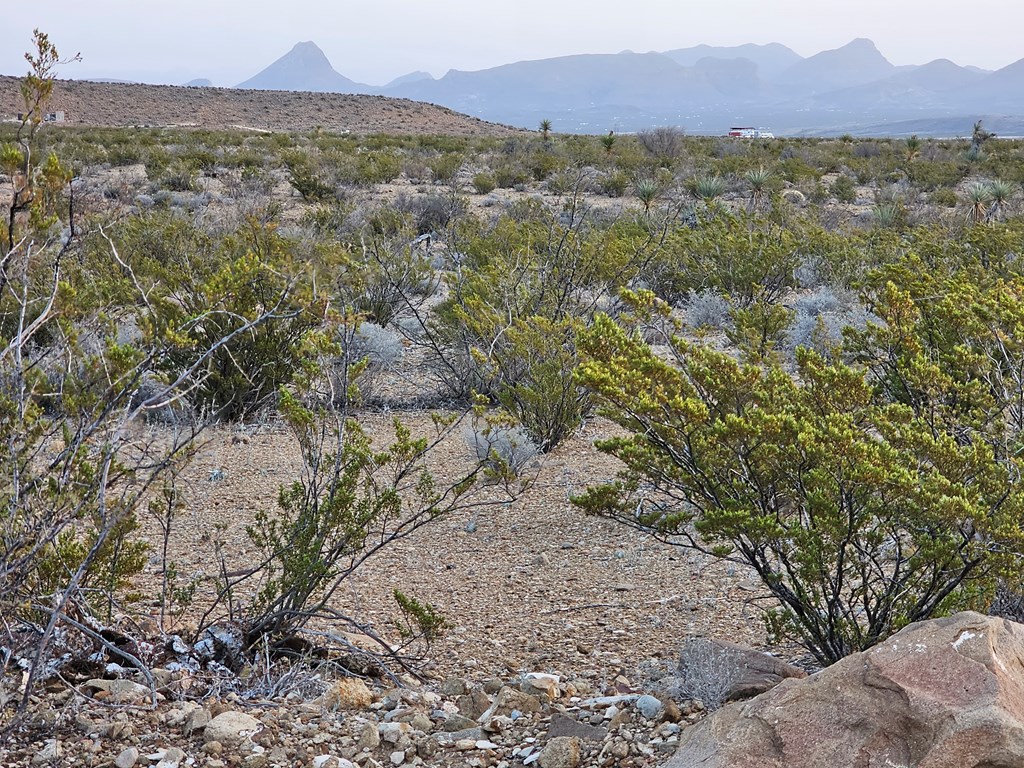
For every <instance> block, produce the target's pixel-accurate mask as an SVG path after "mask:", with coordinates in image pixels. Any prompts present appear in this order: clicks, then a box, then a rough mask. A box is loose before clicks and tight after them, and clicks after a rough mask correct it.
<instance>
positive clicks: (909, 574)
mask: <svg viewBox="0 0 1024 768" xmlns="http://www.w3.org/2000/svg"><path fill="white" fill-rule="evenodd" d="M629 298H630V299H631V300H632V301H633V302H634V303H636V304H637V305H638V306H639V307H641V308H642V309H643V310H644V311H647V310H653V311H663V310H661V309H659V305H657V304H656V303H655V302H654V299H653V297H652V296H650V295H649V294H648V295H642V294H641V295H635V296H631V297H629ZM889 327H892V326H889ZM899 328H905V326H903V325H901V326H899ZM893 330H894V331H895V330H896V329H895V328H893ZM874 332H877V333H880V334H883V330H882V329H878V328H877V326H876V327H875V331H872V330H871V327H870V326H869V333H868V338H871V334H872V333H874ZM883 337H884V334H883ZM883 337H880V339H879V341H882V338H883ZM862 338H863V337H862ZM580 345H581V352H582V363H581V367H580V370H579V376H580V380H581V381H582V382H583V383H584V384H586V385H587V386H588V387H590V388H591V390H592V391H593V392H594V393H595V396H596V397H597V398H598V400H599V403H600V405H601V406H602V412H603V413H604V414H605V415H607V416H608V417H609V418H611V419H613V420H614V421H616V422H617V423H618V424H620V425H621V426H622V427H624V428H625V429H626V430H627V435H626V436H624V437H616V438H611V439H608V440H603V441H600V442H598V444H597V445H598V448H599V449H600V450H601V451H603V452H605V453H608V454H610V455H612V456H615V457H617V458H618V459H619V460H620V461H621V462H622V465H623V469H622V472H621V474H620V478H619V479H618V480H617V481H615V482H613V483H608V484H602V485H596V486H594V487H592V488H590V489H589V490H588V491H586V492H585V493H583V494H581V495H580V496H578V497H576V498H575V499H574V501H575V502H576V503H577V504H579V505H580V506H581V507H582V508H583V509H585V510H587V511H588V512H592V513H595V514H600V515H605V516H608V517H611V518H612V519H615V520H619V521H621V522H623V523H625V524H627V525H630V526H632V527H635V528H638V529H640V530H642V531H646V532H649V533H651V534H652V535H655V536H657V537H658V538H659V539H661V540H664V541H668V542H669V543H673V544H677V545H680V546H685V547H692V548H696V549H699V550H701V551H704V552H707V553H709V554H711V555H714V556H716V557H720V558H726V559H729V560H732V561H734V562H737V563H741V564H743V565H745V566H747V567H749V568H751V569H752V570H753V571H754V573H756V574H757V576H758V577H759V578H760V580H761V582H762V584H763V585H764V587H765V588H766V589H767V590H768V592H769V593H770V594H771V595H772V596H773V597H774V598H775V600H776V601H777V608H776V609H775V610H773V611H771V612H770V613H769V614H768V617H767V618H768V625H769V628H770V629H771V630H772V631H773V632H774V633H775V634H776V635H777V636H784V637H791V638H793V639H796V640H798V641H799V642H801V643H802V644H803V645H804V647H806V648H807V649H808V650H809V651H810V652H811V653H812V654H813V655H814V656H815V658H816V659H817V660H818V661H820V662H821V663H824V664H829V663H832V662H834V661H837V660H838V659H840V658H842V657H843V656H846V655H847V654H849V653H852V652H854V651H858V650H862V649H864V648H867V647H870V646H871V645H873V644H875V643H877V642H879V641H880V640H882V639H884V638H885V637H887V636H888V635H889V634H891V633H892V632H894V631H896V630H897V629H899V628H900V627H902V626H904V625H905V624H907V623H909V622H912V621H918V620H921V619H924V618H928V617H929V616H931V615H934V614H936V613H940V612H945V611H950V610H955V609H956V608H958V607H962V606H968V605H972V604H977V601H978V600H979V599H983V598H982V596H983V595H987V594H990V593H991V591H992V590H993V589H994V587H995V583H996V577H997V576H998V575H1000V574H1001V573H1004V572H1006V569H1007V568H1011V567H1012V565H1011V564H1012V562H1013V557H1012V555H1010V554H1009V553H1011V552H1013V551H1017V548H1018V547H1019V545H1020V544H1019V542H1020V536H1021V529H1020V522H1019V521H1020V517H1019V513H1018V510H1019V509H1020V508H1021V507H1020V505H1021V504H1022V503H1024V497H1022V494H1021V493H1020V489H1019V488H1018V487H1017V484H1016V483H1015V481H1014V477H1015V476H1016V473H1017V471H1018V468H1017V467H1016V464H1015V459H1013V460H1011V459H1009V458H1005V459H1002V460H1000V459H997V454H996V453H995V450H996V449H997V446H998V445H999V443H990V441H987V440H986V439H984V438H983V437H982V436H981V435H976V436H975V434H972V433H970V432H964V431H962V430H960V429H959V428H958V427H959V426H960V425H965V424H966V422H964V421H963V420H962V418H958V417H957V416H956V415H955V414H950V421H949V422H948V423H947V424H946V425H944V426H943V427H942V428H939V429H936V426H938V425H936V424H935V423H934V422H932V421H930V417H929V413H928V412H926V411H924V410H920V411H918V410H915V409H914V408H913V406H910V405H907V404H906V403H905V402H903V401H901V400H899V399H890V398H887V397H885V396H884V395H882V394H881V393H880V392H879V390H878V389H877V388H876V387H875V386H873V383H872V381H871V380H870V378H869V376H868V374H867V372H866V371H865V370H864V369H863V368H853V367H850V366H848V365H846V364H844V363H842V362H833V363H830V362H827V361H826V360H825V359H824V358H822V357H821V356H820V355H818V354H816V353H814V352H812V351H810V350H807V349H804V348H801V349H798V350H797V353H796V362H797V373H796V376H792V375H790V374H789V373H788V372H786V371H785V370H783V369H782V367H781V366H780V365H779V364H778V363H777V362H775V361H774V360H773V359H772V358H771V357H762V358H760V359H759V360H757V361H755V362H751V363H740V362H737V361H736V360H735V359H733V358H732V357H731V356H730V355H728V354H726V353H722V352H717V351H715V350H712V349H709V348H707V347H703V346H700V345H696V344H693V343H691V342H688V341H686V340H684V339H682V338H680V337H676V338H674V339H672V341H671V353H672V360H671V362H670V361H668V360H664V359H662V358H660V357H658V356H655V355H654V353H652V352H651V350H650V349H649V347H647V345H646V344H645V343H644V342H643V341H642V340H641V339H640V338H639V335H638V333H637V332H634V331H631V330H629V328H628V327H623V326H622V325H619V324H617V323H616V322H614V321H613V320H611V319H610V318H607V317H603V316H598V317H597V319H596V320H595V322H594V324H593V326H592V327H591V328H589V329H587V330H586V331H585V332H584V333H582V334H581V336H580ZM871 348H875V347H874V346H873V345H871ZM877 349H878V351H879V352H881V351H882V350H883V349H884V347H883V346H881V345H880V346H879V347H877ZM862 354H863V353H862ZM894 363H896V365H897V366H899V368H900V369H901V370H905V371H907V372H909V371H910V370H912V368H910V367H908V368H906V369H903V368H902V366H901V365H899V363H898V362H897V361H894ZM909 364H910V363H909V361H908V365H909ZM921 375H923V376H925V379H924V380H922V381H921V382H920V383H921V385H922V386H931V387H936V388H941V387H942V376H943V374H942V373H941V372H940V371H939V370H937V369H935V368H934V367H933V368H932V369H931V370H930V371H929V370H927V369H925V370H922V371H921ZM965 386H966V384H965ZM994 446H995V447H994Z"/></svg>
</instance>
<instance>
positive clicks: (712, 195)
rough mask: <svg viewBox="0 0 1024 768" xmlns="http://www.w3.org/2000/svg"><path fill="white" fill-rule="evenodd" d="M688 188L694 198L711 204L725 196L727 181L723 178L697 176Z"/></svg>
mask: <svg viewBox="0 0 1024 768" xmlns="http://www.w3.org/2000/svg"><path fill="white" fill-rule="evenodd" d="M688 186H689V188H690V192H691V193H692V194H693V196H694V197H696V198H697V199H698V200H700V201H702V202H705V203H711V202H713V201H714V200H716V199H717V198H719V197H721V196H722V195H724V194H725V180H724V179H723V178H722V177H721V176H708V175H701V176H695V177H694V178H693V179H691V180H690V183H689V185H688Z"/></svg>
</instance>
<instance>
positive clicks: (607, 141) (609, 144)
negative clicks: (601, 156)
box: [601, 131, 615, 155]
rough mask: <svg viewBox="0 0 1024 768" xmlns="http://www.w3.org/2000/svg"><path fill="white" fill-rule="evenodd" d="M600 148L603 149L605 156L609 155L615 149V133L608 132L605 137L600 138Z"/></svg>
mask: <svg viewBox="0 0 1024 768" xmlns="http://www.w3.org/2000/svg"><path fill="white" fill-rule="evenodd" d="M601 146H602V147H604V152H605V154H606V155H610V154H611V153H612V150H613V149H615V131H608V133H607V135H605V136H602V137H601Z"/></svg>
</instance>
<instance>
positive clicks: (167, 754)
mask: <svg viewBox="0 0 1024 768" xmlns="http://www.w3.org/2000/svg"><path fill="white" fill-rule="evenodd" d="M184 759H185V753H184V752H182V751H181V750H180V749H178V747H170V748H169V749H166V750H164V753H163V755H162V756H161V757H160V761H159V762H158V763H157V764H156V768H178V764H179V763H181V761H182V760H184Z"/></svg>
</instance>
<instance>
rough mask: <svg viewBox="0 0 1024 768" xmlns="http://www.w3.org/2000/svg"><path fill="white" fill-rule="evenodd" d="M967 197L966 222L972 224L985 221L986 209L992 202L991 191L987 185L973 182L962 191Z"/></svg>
mask: <svg viewBox="0 0 1024 768" xmlns="http://www.w3.org/2000/svg"><path fill="white" fill-rule="evenodd" d="M964 192H965V195H966V197H967V220H968V221H970V222H971V223H973V224H980V223H981V222H983V221H985V218H986V216H987V214H988V207H989V205H990V204H991V202H992V190H991V189H990V188H989V185H988V184H983V183H982V182H974V183H973V184H969V185H968V186H967V189H966V190H965V191H964Z"/></svg>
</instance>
